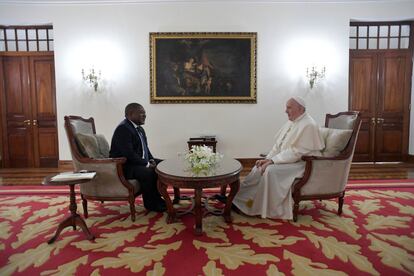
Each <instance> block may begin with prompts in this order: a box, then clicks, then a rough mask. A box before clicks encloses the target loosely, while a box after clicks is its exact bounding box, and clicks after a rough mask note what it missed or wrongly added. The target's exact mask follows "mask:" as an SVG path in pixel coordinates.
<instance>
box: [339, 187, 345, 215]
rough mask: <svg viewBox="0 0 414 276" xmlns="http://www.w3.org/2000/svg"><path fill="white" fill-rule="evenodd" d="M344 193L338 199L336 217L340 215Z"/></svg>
mask: <svg viewBox="0 0 414 276" xmlns="http://www.w3.org/2000/svg"><path fill="white" fill-rule="evenodd" d="M344 197H345V192H344V193H343V194H342V195H341V196H339V198H338V215H341V214H342V206H343V205H344Z"/></svg>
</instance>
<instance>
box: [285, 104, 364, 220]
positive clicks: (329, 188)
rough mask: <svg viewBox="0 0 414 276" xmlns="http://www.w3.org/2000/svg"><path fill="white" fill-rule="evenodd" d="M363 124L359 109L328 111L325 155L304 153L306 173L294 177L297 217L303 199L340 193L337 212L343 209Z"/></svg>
mask: <svg viewBox="0 0 414 276" xmlns="http://www.w3.org/2000/svg"><path fill="white" fill-rule="evenodd" d="M360 126H361V116H360V114H359V112H357V111H348V112H340V113H338V114H335V115H331V114H327V115H326V119H325V127H326V129H321V134H322V136H324V139H326V140H325V145H326V147H325V150H324V151H323V152H322V155H323V156H320V157H319V156H318V157H317V156H303V157H302V160H304V161H305V162H306V166H305V173H304V175H303V177H302V178H297V179H295V181H294V186H293V192H292V193H293V200H294V207H293V220H294V221H297V218H298V211H299V202H300V201H302V200H315V199H330V198H336V197H338V215H340V214H341V213H342V206H343V202H344V196H345V187H346V183H347V181H348V174H349V170H350V168H351V163H352V157H353V156H354V150H355V144H356V141H357V138H358V133H359V128H360Z"/></svg>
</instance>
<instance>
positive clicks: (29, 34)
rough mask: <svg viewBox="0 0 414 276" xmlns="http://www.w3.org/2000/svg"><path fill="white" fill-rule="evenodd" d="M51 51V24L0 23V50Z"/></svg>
mask: <svg viewBox="0 0 414 276" xmlns="http://www.w3.org/2000/svg"><path fill="white" fill-rule="evenodd" d="M13 51H16V52H24V51H32V52H43V51H53V26H52V25H39V26H2V25H0V52H13Z"/></svg>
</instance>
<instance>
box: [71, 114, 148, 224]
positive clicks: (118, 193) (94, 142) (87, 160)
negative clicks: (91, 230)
mask: <svg viewBox="0 0 414 276" xmlns="http://www.w3.org/2000/svg"><path fill="white" fill-rule="evenodd" d="M65 130H66V134H67V137H68V141H69V146H70V151H71V154H72V160H73V166H74V168H75V171H80V170H88V171H95V172H96V177H95V178H94V179H93V180H91V181H90V182H88V183H86V184H84V185H80V192H81V197H82V206H83V211H84V216H85V217H86V218H87V217H88V208H87V200H99V201H102V202H104V201H128V202H129V206H130V211H131V219H132V221H135V197H136V196H138V195H139V194H140V190H141V189H140V185H139V183H138V181H136V180H126V179H125V177H124V174H123V170H122V164H124V163H125V162H126V159H125V158H109V145H108V142H107V141H106V139H105V137H104V136H103V135H100V134H96V131H95V122H94V119H93V118H89V119H84V118H82V117H78V116H65Z"/></svg>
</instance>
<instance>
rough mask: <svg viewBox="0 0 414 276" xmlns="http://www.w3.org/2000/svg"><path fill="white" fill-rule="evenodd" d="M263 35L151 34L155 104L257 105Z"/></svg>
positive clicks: (151, 74) (151, 78)
mask: <svg viewBox="0 0 414 276" xmlns="http://www.w3.org/2000/svg"><path fill="white" fill-rule="evenodd" d="M256 43H257V33H250V32H249V33H247V32H243V33H233V32H231V33H230V32H229V33H150V88H151V92H150V93H151V103H256V99H257V95H256Z"/></svg>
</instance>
